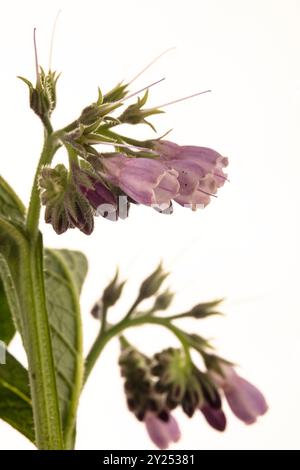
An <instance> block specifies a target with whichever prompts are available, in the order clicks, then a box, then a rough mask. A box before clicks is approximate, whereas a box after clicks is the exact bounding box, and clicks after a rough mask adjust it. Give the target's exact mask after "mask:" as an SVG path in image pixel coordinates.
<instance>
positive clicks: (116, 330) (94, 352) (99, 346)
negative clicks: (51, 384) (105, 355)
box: [84, 315, 191, 382]
mask: <svg viewBox="0 0 300 470" xmlns="http://www.w3.org/2000/svg"><path fill="white" fill-rule="evenodd" d="M146 324H152V325H160V326H163V327H165V328H167V329H168V330H170V331H171V332H172V333H173V334H174V335H175V336H176V337H177V338H178V340H179V341H180V342H181V344H182V346H183V348H184V351H185V354H186V359H187V364H189V363H190V362H191V357H190V352H189V345H188V343H187V341H186V338H185V335H184V333H183V332H182V331H181V330H180V329H179V328H177V327H176V326H175V325H173V324H172V323H170V322H168V321H166V320H165V319H163V318H157V317H153V316H150V315H149V316H148V315H145V316H142V317H140V318H132V319H124V320H122V321H120V322H119V323H117V324H116V325H114V326H112V327H111V328H110V329H109V330H107V332H106V333H105V334H101V331H100V333H99V334H98V336H97V338H96V339H95V341H94V344H93V345H92V348H91V350H90V352H89V354H88V355H87V358H86V361H85V378H84V381H85V382H86V381H87V379H88V377H89V375H90V373H91V372H92V370H93V368H94V366H95V364H96V362H97V360H98V358H99V356H100V354H101V353H102V351H103V349H104V348H105V346H106V345H107V343H108V342H109V341H110V340H111V339H112V338H114V337H115V336H117V335H120V334H121V333H122V332H123V331H124V330H126V329H127V328H131V327H135V326H142V325H146Z"/></svg>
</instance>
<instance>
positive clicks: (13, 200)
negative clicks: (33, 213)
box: [0, 176, 25, 221]
mask: <svg viewBox="0 0 300 470" xmlns="http://www.w3.org/2000/svg"><path fill="white" fill-rule="evenodd" d="M0 215H2V216H5V217H6V218H8V219H11V220H18V221H24V215H25V209H24V206H23V204H22V202H21V201H20V199H19V198H18V196H17V195H16V193H15V192H14V191H13V190H12V188H11V187H10V186H9V185H8V183H7V182H6V181H5V180H4V179H3V178H2V176H0Z"/></svg>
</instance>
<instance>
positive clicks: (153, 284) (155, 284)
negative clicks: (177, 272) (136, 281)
mask: <svg viewBox="0 0 300 470" xmlns="http://www.w3.org/2000/svg"><path fill="white" fill-rule="evenodd" d="M167 276H168V273H164V272H163V268H162V265H161V264H159V265H158V267H157V268H156V269H155V271H154V272H153V273H152V274H151V275H150V276H149V277H147V278H146V279H145V280H144V282H143V283H142V285H141V287H140V292H139V299H140V300H143V299H147V298H148V297H152V296H153V295H154V294H156V292H157V291H158V289H159V288H160V286H161V284H162V283H163V281H164V280H165V279H166V277H167Z"/></svg>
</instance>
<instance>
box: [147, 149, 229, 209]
mask: <svg viewBox="0 0 300 470" xmlns="http://www.w3.org/2000/svg"><path fill="white" fill-rule="evenodd" d="M153 148H154V150H155V151H157V152H158V154H159V155H160V160H161V161H163V162H164V163H165V165H166V166H167V167H168V168H170V169H173V170H175V171H177V172H178V181H179V183H180V190H179V194H178V195H177V196H176V197H175V198H174V199H175V201H176V202H178V203H179V204H181V205H183V206H190V207H191V208H192V209H194V210H195V209H197V207H198V206H200V207H201V206H202V207H203V206H206V205H207V204H208V203H209V202H210V196H212V195H215V193H216V192H217V190H218V189H219V188H220V187H221V186H223V184H224V183H225V181H226V179H227V175H226V174H225V173H224V172H223V168H224V167H226V166H227V165H228V158H226V157H222V156H221V155H220V154H219V153H218V152H216V151H215V150H212V149H209V148H206V147H197V146H191V145H184V146H180V145H177V144H175V143H173V142H168V141H163V140H162V141H160V140H158V141H154V143H153Z"/></svg>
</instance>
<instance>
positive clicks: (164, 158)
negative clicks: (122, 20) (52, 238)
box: [24, 62, 228, 234]
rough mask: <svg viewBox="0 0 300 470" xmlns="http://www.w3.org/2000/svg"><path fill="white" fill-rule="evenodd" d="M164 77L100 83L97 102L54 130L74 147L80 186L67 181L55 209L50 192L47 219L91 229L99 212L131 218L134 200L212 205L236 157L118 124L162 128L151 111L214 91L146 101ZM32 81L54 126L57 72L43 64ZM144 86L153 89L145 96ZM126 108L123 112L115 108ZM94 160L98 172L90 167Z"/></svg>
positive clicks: (36, 102) (61, 142) (36, 99)
mask: <svg viewBox="0 0 300 470" xmlns="http://www.w3.org/2000/svg"><path fill="white" fill-rule="evenodd" d="M151 63H152V62H151ZM147 68H148V67H146V69H144V70H147ZM37 70H38V66H37ZM139 75H140V74H138V76H139ZM163 80H164V79H161V80H157V81H156V82H154V83H151V84H150V85H148V86H146V87H143V88H142V89H141V90H139V91H137V92H133V93H129V89H128V87H129V85H130V84H131V83H132V82H133V80H131V82H129V83H127V84H126V83H120V84H118V85H117V86H116V87H114V88H113V89H112V90H111V91H109V92H108V93H104V94H102V92H101V90H100V89H98V96H97V99H96V101H95V102H94V103H91V104H89V105H88V106H86V107H85V108H84V109H83V111H82V112H81V113H80V115H79V117H78V118H77V119H75V120H74V121H73V122H71V124H69V125H67V126H65V127H64V128H63V129H61V130H59V131H57V132H54V133H53V135H54V136H55V138H54V141H55V145H56V147H57V149H58V148H59V147H60V146H64V147H65V149H66V150H67V153H68V157H69V162H70V167H69V170H68V174H70V175H72V178H73V181H74V184H73V185H72V184H71V182H70V181H68V182H67V188H65V191H64V194H65V197H60V198H58V199H57V200H56V203H55V208H53V207H52V208H51V210H50V205H51V204H50V203H49V202H47V203H45V197H44V194H42V202H43V204H45V205H46V214H45V219H46V222H48V223H51V224H52V225H53V227H54V230H55V231H56V232H57V233H63V232H65V231H66V230H67V229H68V228H74V227H77V228H79V229H80V230H81V231H82V232H84V233H86V234H90V233H91V232H92V231H93V228H94V220H91V218H93V217H94V216H95V215H101V216H103V217H104V218H107V219H109V220H118V218H126V217H127V215H128V210H129V204H130V203H138V204H143V205H146V206H151V207H153V208H154V209H156V210H157V211H158V212H160V213H165V214H172V213H173V205H172V202H173V201H175V202H177V203H178V204H180V205H182V206H184V207H189V208H191V209H193V210H196V209H197V208H203V207H206V206H207V205H208V203H209V202H210V199H211V196H215V195H216V193H217V190H218V189H219V188H220V187H221V186H223V184H224V182H225V181H226V179H227V177H226V174H225V173H224V172H223V169H224V167H225V166H226V165H227V164H228V159H227V158H224V157H222V156H221V155H220V154H219V153H218V152H216V151H214V150H211V149H208V148H205V147H197V146H180V145H177V144H175V143H172V142H169V141H165V140H162V139H161V138H160V139H150V140H137V139H133V138H131V137H127V136H125V135H123V134H119V133H118V132H115V130H112V129H115V128H116V127H117V126H122V125H123V124H131V125H140V124H146V125H149V126H150V127H151V128H152V129H153V130H154V131H155V128H154V126H153V124H152V123H151V122H149V120H148V119H149V118H150V117H151V116H153V115H158V114H160V113H162V112H164V111H162V108H164V107H166V106H169V105H171V104H174V103H176V102H177V101H182V100H185V99H188V98H192V97H194V96H197V95H200V94H203V93H206V92H207V91H210V90H206V91H204V92H200V93H196V94H194V95H190V96H187V97H185V98H181V99H179V100H175V101H171V102H169V103H164V104H162V105H160V106H155V107H150V108H145V105H146V102H147V101H148V97H149V89H150V88H151V87H152V86H154V85H156V84H158V83H160V82H162V81H163ZM24 81H25V83H27V85H28V86H29V89H30V97H31V98H30V99H31V105H32V107H33V109H34V110H35V112H37V113H38V115H39V116H40V117H41V119H42V121H43V123H44V126H45V128H46V131H47V132H50V131H51V133H52V126H51V123H50V116H51V113H52V111H53V109H54V108H55V104H56V82H57V75H56V74H55V73H52V72H49V74H48V75H45V74H44V72H43V71H41V73H40V74H39V73H38V80H37V86H36V88H33V86H32V85H31V83H30V82H28V81H27V80H26V79H24ZM141 92H145V93H144V95H143V96H142V97H140V96H139V95H140V94H141ZM134 96H137V102H136V103H135V104H129V105H128V106H127V107H126V101H127V100H129V99H131V98H133V97H134ZM124 105H125V107H124ZM121 107H122V112H121V113H120V114H118V115H114V113H115V112H116V111H118V110H119V108H121ZM146 118H147V119H146ZM97 145H108V146H111V147H112V148H113V153H109V152H100V151H99V150H97V148H96V146H97ZM74 165H75V166H77V171H74ZM86 165H87V167H88V168H91V172H89V171H86V170H85V168H86ZM79 168H80V169H81V171H80V172H79V170H78V169H79ZM78 173H80V174H79V176H78ZM84 174H85V177H84ZM78 178H79V180H80V181H79V182H78V181H76V179H78ZM76 193H77V194H76ZM124 199H126V202H125V200H124ZM69 201H71V206H69ZM69 208H71V211H69Z"/></svg>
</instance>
